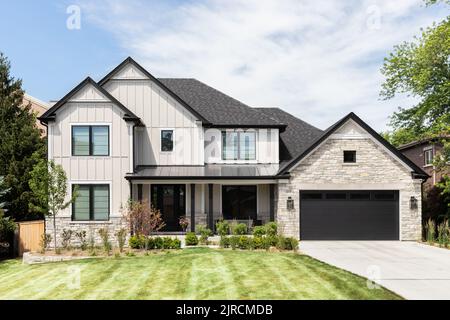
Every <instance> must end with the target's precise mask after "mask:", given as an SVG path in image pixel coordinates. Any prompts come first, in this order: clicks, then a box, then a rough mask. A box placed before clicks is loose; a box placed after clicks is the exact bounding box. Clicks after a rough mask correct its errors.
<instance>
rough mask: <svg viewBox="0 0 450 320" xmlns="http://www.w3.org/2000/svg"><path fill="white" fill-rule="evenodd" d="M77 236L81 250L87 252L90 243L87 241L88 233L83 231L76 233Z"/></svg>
mask: <svg viewBox="0 0 450 320" xmlns="http://www.w3.org/2000/svg"><path fill="white" fill-rule="evenodd" d="M75 236H76V237H77V238H78V241H79V242H80V248H81V250H82V251H84V250H86V249H87V247H88V242H87V240H86V231H84V230H82V231H80V232H75Z"/></svg>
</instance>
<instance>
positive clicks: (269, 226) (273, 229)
mask: <svg viewBox="0 0 450 320" xmlns="http://www.w3.org/2000/svg"><path fill="white" fill-rule="evenodd" d="M264 227H265V229H266V235H268V236H276V235H277V234H278V225H277V223H276V222H268V223H266V224H265V225H264Z"/></svg>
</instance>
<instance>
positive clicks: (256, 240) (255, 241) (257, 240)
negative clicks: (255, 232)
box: [250, 237, 265, 249]
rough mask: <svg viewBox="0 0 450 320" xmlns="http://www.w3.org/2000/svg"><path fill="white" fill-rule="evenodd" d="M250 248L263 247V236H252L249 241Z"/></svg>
mask: <svg viewBox="0 0 450 320" xmlns="http://www.w3.org/2000/svg"><path fill="white" fill-rule="evenodd" d="M250 249H265V247H264V238H263V237H253V238H252V239H251V242H250Z"/></svg>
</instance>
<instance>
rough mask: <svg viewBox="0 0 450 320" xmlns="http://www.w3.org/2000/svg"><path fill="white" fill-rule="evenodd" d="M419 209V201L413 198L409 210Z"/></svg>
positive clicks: (410, 200)
mask: <svg viewBox="0 0 450 320" xmlns="http://www.w3.org/2000/svg"><path fill="white" fill-rule="evenodd" d="M417 207H418V201H417V198H416V197H414V196H411V198H410V199H409V208H410V209H412V210H415V209H417Z"/></svg>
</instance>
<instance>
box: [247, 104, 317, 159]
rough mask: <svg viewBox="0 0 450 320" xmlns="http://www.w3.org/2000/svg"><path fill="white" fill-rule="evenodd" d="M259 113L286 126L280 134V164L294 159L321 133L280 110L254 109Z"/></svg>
mask: <svg viewBox="0 0 450 320" xmlns="http://www.w3.org/2000/svg"><path fill="white" fill-rule="evenodd" d="M255 110H258V111H259V112H261V113H264V114H266V115H267V116H270V117H272V118H274V119H276V120H277V121H280V122H282V123H285V124H286V125H287V127H286V130H285V131H284V132H281V133H280V162H281V166H282V165H283V163H284V162H287V161H289V160H291V159H294V158H296V157H297V156H299V155H300V154H302V153H303V152H304V151H305V150H306V149H307V148H308V147H309V146H311V144H312V143H313V142H314V141H316V140H317V139H318V138H319V137H320V136H321V135H322V134H323V131H322V130H320V129H318V128H316V127H314V126H312V125H310V124H309V123H306V122H305V121H303V120H300V119H298V118H296V117H294V116H293V115H291V114H289V113H287V112H285V111H283V110H281V109H280V108H255Z"/></svg>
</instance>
